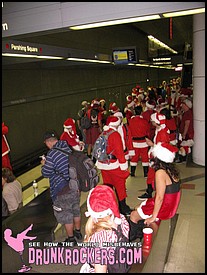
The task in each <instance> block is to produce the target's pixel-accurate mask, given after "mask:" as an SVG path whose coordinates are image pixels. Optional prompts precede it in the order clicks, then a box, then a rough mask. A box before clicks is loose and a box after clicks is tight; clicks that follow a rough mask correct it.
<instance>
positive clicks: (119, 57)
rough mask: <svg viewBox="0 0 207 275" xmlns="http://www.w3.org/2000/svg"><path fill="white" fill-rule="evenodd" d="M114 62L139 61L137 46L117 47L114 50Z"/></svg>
mask: <svg viewBox="0 0 207 275" xmlns="http://www.w3.org/2000/svg"><path fill="white" fill-rule="evenodd" d="M112 60H113V62H114V64H120V65H121V64H129V63H137V53H136V47H127V48H117V49H114V50H113V52H112Z"/></svg>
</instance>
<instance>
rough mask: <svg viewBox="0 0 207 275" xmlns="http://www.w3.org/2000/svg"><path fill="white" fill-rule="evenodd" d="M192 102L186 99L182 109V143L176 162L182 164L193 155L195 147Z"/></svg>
mask: <svg viewBox="0 0 207 275" xmlns="http://www.w3.org/2000/svg"><path fill="white" fill-rule="evenodd" d="M192 107H193V104H192V101H191V100H190V99H188V98H186V99H185V100H184V101H183V102H182V104H181V108H182V111H183V115H182V118H181V123H180V127H179V133H180V135H181V142H179V144H178V146H179V152H178V158H177V159H176V161H175V162H177V163H181V162H183V161H185V160H186V157H187V155H188V154H190V153H191V148H192V146H193V145H194V127H193V111H192Z"/></svg>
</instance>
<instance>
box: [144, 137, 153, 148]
mask: <svg viewBox="0 0 207 275" xmlns="http://www.w3.org/2000/svg"><path fill="white" fill-rule="evenodd" d="M145 140H146V143H147V145H148V146H151V147H152V146H153V145H154V143H153V142H152V141H151V140H150V139H149V138H145Z"/></svg>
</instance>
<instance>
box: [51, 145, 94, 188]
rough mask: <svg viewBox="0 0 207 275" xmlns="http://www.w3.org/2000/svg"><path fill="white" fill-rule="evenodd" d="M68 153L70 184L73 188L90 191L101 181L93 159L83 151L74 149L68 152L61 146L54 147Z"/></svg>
mask: <svg viewBox="0 0 207 275" xmlns="http://www.w3.org/2000/svg"><path fill="white" fill-rule="evenodd" d="M54 150H59V151H61V152H63V153H64V154H66V155H68V167H69V177H70V180H69V186H70V188H71V189H73V190H77V189H79V191H83V192H88V191H89V190H91V189H92V188H94V187H95V186H96V185H97V184H98V182H99V176H98V175H97V170H96V168H95V165H94V163H93V161H92V160H91V159H90V158H89V157H88V156H87V155H85V154H84V153H83V152H81V151H76V150H73V149H72V152H66V151H65V150H62V149H60V148H54Z"/></svg>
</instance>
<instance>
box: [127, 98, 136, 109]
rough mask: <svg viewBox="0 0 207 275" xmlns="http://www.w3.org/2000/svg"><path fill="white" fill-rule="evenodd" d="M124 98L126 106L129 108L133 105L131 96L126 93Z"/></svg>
mask: <svg viewBox="0 0 207 275" xmlns="http://www.w3.org/2000/svg"><path fill="white" fill-rule="evenodd" d="M126 100H127V107H128V108H131V107H133V106H134V105H135V102H134V101H133V98H132V96H131V95H128V96H127V97H126Z"/></svg>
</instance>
